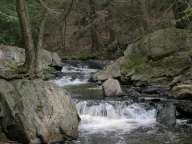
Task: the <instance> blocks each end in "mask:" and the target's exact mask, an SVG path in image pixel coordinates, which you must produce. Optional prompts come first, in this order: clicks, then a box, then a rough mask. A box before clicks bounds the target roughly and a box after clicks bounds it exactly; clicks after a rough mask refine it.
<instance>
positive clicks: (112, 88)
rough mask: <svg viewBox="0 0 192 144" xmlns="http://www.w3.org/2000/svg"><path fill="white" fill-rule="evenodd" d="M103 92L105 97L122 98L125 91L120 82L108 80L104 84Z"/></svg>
mask: <svg viewBox="0 0 192 144" xmlns="http://www.w3.org/2000/svg"><path fill="white" fill-rule="evenodd" d="M103 91H104V95H105V96H109V97H110V96H121V95H122V94H123V91H122V89H121V85H120V84H119V81H118V80H115V79H111V78H110V79H108V80H106V81H105V82H104V83H103Z"/></svg>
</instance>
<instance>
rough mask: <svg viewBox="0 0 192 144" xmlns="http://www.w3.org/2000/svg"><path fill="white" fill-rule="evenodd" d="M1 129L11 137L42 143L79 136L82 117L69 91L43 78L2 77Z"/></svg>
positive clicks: (0, 101) (12, 138) (0, 81)
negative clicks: (10, 78) (5, 78)
mask: <svg viewBox="0 0 192 144" xmlns="http://www.w3.org/2000/svg"><path fill="white" fill-rule="evenodd" d="M0 118H1V123H0V126H1V129H2V131H3V133H5V135H6V136H7V138H8V139H10V140H14V141H18V142H20V143H29V142H31V143H40V142H44V143H46V142H50V141H54V140H61V139H63V138H68V137H73V138H74V137H76V136H77V129H78V124H79V117H78V113H77V111H76V107H75V105H74V103H73V102H72V99H71V97H70V96H69V94H68V93H67V92H66V91H65V90H64V89H62V88H60V87H58V86H56V85H55V84H52V83H49V82H44V81H41V80H33V81H30V80H16V81H13V82H8V81H5V80H2V79H1V80H0Z"/></svg>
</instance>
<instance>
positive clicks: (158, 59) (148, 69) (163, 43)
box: [95, 28, 192, 84]
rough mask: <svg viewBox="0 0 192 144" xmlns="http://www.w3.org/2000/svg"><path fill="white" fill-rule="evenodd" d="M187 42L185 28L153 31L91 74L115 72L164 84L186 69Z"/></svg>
mask: <svg viewBox="0 0 192 144" xmlns="http://www.w3.org/2000/svg"><path fill="white" fill-rule="evenodd" d="M191 45H192V34H191V33H190V32H189V31H187V30H181V29H175V28H171V29H170V28H169V29H162V30H159V31H156V32H154V33H151V34H148V35H146V36H144V37H143V38H142V39H141V40H139V41H137V42H136V43H133V44H131V45H129V46H128V48H127V49H126V51H125V52H124V56H123V57H121V58H120V59H118V60H117V61H115V62H114V63H113V64H111V65H110V66H108V67H107V68H106V69H105V70H104V71H101V72H99V73H97V74H96V75H95V78H96V79H97V80H105V79H108V77H109V76H110V77H117V76H118V77H123V78H124V79H125V78H127V79H128V78H129V79H131V80H133V81H137V80H140V81H148V82H158V83H165V84H168V83H170V82H171V81H172V80H173V79H174V78H175V77H176V76H178V75H182V74H185V73H187V72H188V70H190V67H191V64H192V60H191V54H192V53H191V52H192V47H191ZM111 67H116V69H112V68H111ZM117 72H118V75H116V73H117ZM114 74H115V75H114Z"/></svg>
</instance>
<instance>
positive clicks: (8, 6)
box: [0, 0, 41, 46]
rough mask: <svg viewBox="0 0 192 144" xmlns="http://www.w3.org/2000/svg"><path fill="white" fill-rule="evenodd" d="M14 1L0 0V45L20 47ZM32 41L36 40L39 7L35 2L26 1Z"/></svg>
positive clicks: (34, 0) (39, 15)
mask: <svg viewBox="0 0 192 144" xmlns="http://www.w3.org/2000/svg"><path fill="white" fill-rule="evenodd" d="M15 2H16V0H0V44H6V45H17V46H22V42H21V41H22V40H21V34H20V26H19V19H18V16H17V12H16V3H15ZM27 3H28V7H29V14H30V17H31V24H32V31H33V35H34V39H37V35H38V28H39V22H40V19H41V7H40V4H39V3H38V2H37V1H36V0H28V1H27Z"/></svg>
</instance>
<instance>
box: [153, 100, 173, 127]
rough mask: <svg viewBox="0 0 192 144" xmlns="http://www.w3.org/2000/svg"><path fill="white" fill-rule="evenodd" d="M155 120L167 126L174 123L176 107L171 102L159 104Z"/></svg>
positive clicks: (171, 125)
mask: <svg viewBox="0 0 192 144" xmlns="http://www.w3.org/2000/svg"><path fill="white" fill-rule="evenodd" d="M157 122H159V123H160V124H163V125H165V126H168V127H173V126H175V124H176V108H175V105H173V104H171V103H165V104H160V105H158V107H157Z"/></svg>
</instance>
